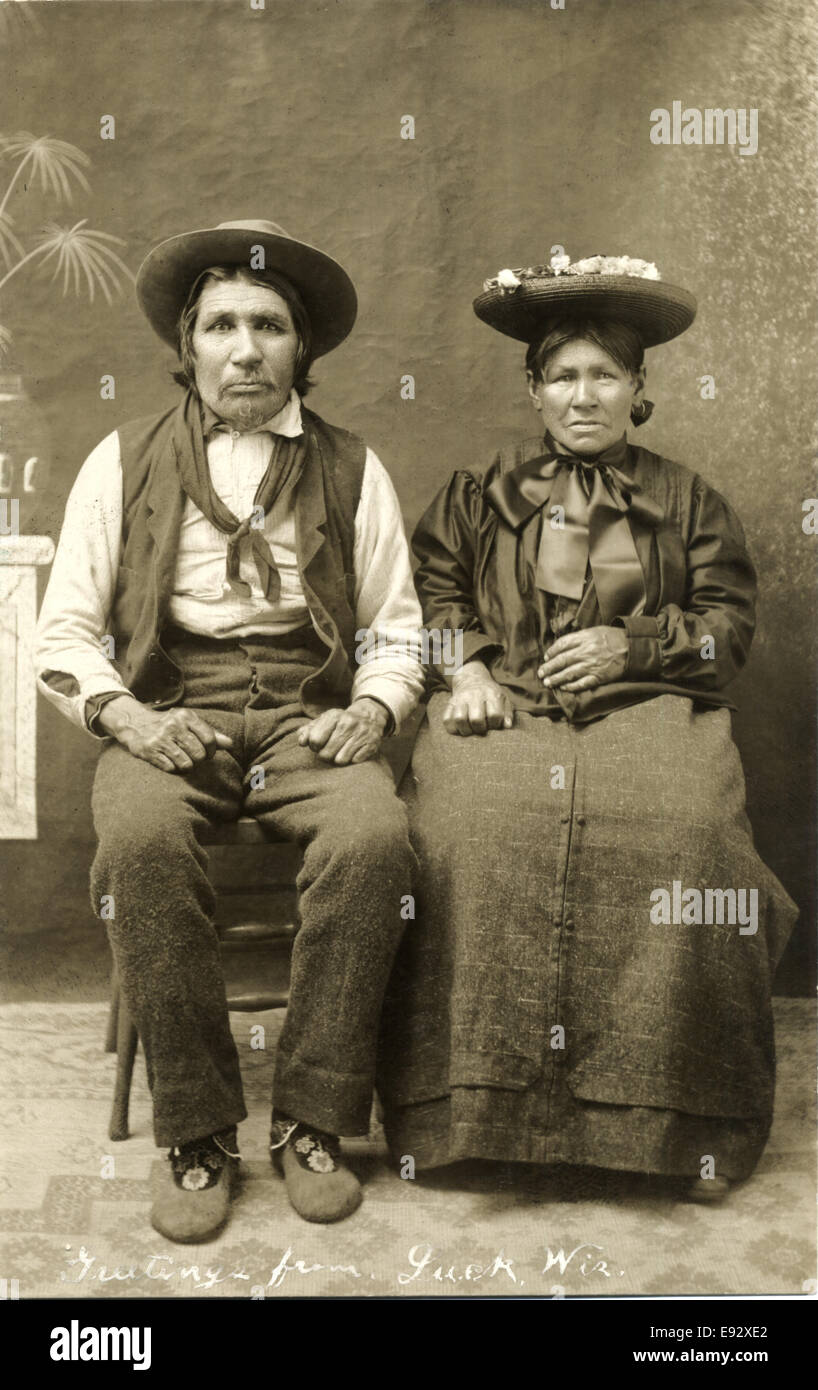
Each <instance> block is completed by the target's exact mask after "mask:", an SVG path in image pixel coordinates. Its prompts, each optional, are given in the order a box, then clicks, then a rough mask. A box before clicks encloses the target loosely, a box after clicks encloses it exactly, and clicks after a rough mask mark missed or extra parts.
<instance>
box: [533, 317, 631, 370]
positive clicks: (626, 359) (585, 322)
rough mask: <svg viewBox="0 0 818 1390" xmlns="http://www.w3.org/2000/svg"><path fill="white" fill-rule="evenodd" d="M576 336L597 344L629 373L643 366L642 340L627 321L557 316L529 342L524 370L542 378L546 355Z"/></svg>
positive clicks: (549, 354) (557, 349)
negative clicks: (537, 336)
mask: <svg viewBox="0 0 818 1390" xmlns="http://www.w3.org/2000/svg"><path fill="white" fill-rule="evenodd" d="M576 338H584V339H586V340H587V341H588V342H590V343H596V345H597V347H600V348H602V351H603V352H607V354H608V356H609V357H612V358H613V360H614V362H618V364H619V366H620V367H621V368H622V370H623V371H625V372H628V373H629V375H630V376H636V373H637V372H638V371H640V370H641V368H642V367H643V366H644V356H645V350H644V348H643V347H642V340H641V338H640V337H639V334H638V333H637V332H636V330H635V329H634V328H631V327H630V326H629V325H628V324H626V323H619V322H617V321H616V320H615V319H558V320H555V321H552V322H551V323H550V324H549V325H548V328H547V330H546V332H545V333H544V334H543V336H542V337H541V338H535V339H534V342H533V343H531V345H530V347H529V349H528V352H527V353H526V357H525V366H526V371H528V372H530V373H531V375H532V377H533V378H534V380H535V381H542V380H543V372H544V369H545V364H546V362H547V361H548V358H549V357H551V356H553V354H554V353H555V352H559V349H560V348H561V347H565V344H566V343H570V342H573V341H574V339H576Z"/></svg>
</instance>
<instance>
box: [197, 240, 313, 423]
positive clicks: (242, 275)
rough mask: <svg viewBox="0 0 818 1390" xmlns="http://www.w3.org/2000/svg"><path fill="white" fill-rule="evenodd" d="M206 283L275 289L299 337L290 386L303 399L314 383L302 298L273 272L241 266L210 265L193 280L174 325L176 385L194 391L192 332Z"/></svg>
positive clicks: (310, 344)
mask: <svg viewBox="0 0 818 1390" xmlns="http://www.w3.org/2000/svg"><path fill="white" fill-rule="evenodd" d="M208 280H227V281H229V280H244V281H245V282H246V283H247V284H248V285H261V286H263V288H264V289H268V290H275V292H276V294H279V295H281V298H282V299H283V300H284V302H285V304H286V305H287V307H288V308H289V310H290V313H291V314H292V320H293V326H294V328H295V331H296V335H297V337H298V352H297V354H296V359H295V375H294V377H293V386H294V387H295V389H296V391H297V392H298V394H299V396H302V397H303V396H306V394H307V392H308V391H309V390H310V387H312V386H314V385H315V382H313V381H310V376H309V372H310V368H311V366H312V325H311V323H310V319H309V315H308V313H307V310H306V309H305V307H304V301H303V300H302V298H301V295H300V294H299V293H298V290H297V289H296V288H295V286H294V285H292V284H291V283H290V281H289V280H287V279H285V278H284V276H283V275H279V274H278V272H277V271H275V270H247V269H245V267H244V266H240V265H212V266H209V267H208V269H207V270H203V271H202V273H201V274H200V275H197V277H196V279H195V280H194V281H193V284H192V285H191V287H190V291H189V293H188V297H187V299H186V300H185V307H184V308H183V310H182V312H181V314H180V315H179V323H178V326H177V340H178V341H177V351H178V353H179V361H180V363H181V366H180V368H179V370H178V371H175V372H174V373H173V380H174V381H175V382H176V383H177V385H178V386H182V387H184V388H185V390H187V389H193V390H194V391H195V390H196V357H195V354H194V352H193V330H194V328H195V326H196V316H197V314H198V312H199V300H200V299H201V295H202V290H203V289H204V287H205V285H206V284H207V281H208Z"/></svg>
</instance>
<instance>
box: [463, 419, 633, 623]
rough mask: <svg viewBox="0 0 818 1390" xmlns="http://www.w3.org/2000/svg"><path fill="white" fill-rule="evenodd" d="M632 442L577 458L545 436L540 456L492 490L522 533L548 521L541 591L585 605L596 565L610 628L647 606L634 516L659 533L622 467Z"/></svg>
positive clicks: (496, 504) (495, 503) (500, 509)
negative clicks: (530, 524) (539, 516)
mask: <svg viewBox="0 0 818 1390" xmlns="http://www.w3.org/2000/svg"><path fill="white" fill-rule="evenodd" d="M627 447H628V446H627V440H626V438H625V436H624V435H623V436H622V438H621V439H620V440H619V441H618V442H617V443H616V444H613V445H612V446H611V447H610V448H609V449H606V450H605V451H604V452H603V453H601V454H599V455H597V456H596V457H594V458H592V459H589V458H584V457H580V455H578V454H573V453H570V452H569V451H568V450H567V449H565V448H564V447H562V446H560V445H558V444H556V443H555V441H554V440H553V439H552V437H551V436H550V435H548V434H546V436H545V445H544V450H543V453H542V455H541V456H539V457H537V458H532V459H529V460H527V461H526V462H524V463H521V464H518V466H517V467H516V468H513V469H511V470H510V472H508V473H504V474H502V475H501V476H500V477H499V478H497V479H496V480H495V482H494V483H492V485H491V487H489V488H488V489H487V490H486V495H487V497H488V500H489V502H490V503H491V505H492V507H493V508H494V510H495V511H496V512H497V513H498V515H499V516H500V517H501V518H502V519H503V521H505V522H506V524H507V525H508V526H511V527H512V529H513V530H515V531H516V530H519V529H520V527H522V526H523V525H524V524H525V523H526V522H527V521H528V520H529V518H530V517H531V516H532V515H533V513H534V512H536V511H538V510H539V509H540V508H543V507H544V506H545V504H546V503H549V509H548V513H547V514H546V513H545V512H544V513H543V520H542V531H541V536H540V546H539V552H538V555H537V567H536V583H537V587H538V588H540V589H543V590H545V591H546V592H547V593H551V594H562V595H564V596H565V597H566V598H571V599H575V600H579V599H581V598H582V595H583V592H584V589H585V579H586V573H587V570H588V565H589V563H590V567H591V573H592V576H593V580H594V587H595V589H596V595H597V601H598V603H599V609H600V614H601V617H602V621H603V622H604V623H610V622H612V621H613V619H614V618H616V617H621V616H624V615H626V614H627V615H632V616H637V615H638V614H640V613H642V612H643V611H644V606H645V576H644V573H643V570H642V565H641V562H640V559H639V554H638V551H637V549H636V544H635V542H634V538H633V532H632V531H631V527H630V525H629V523H628V515H629V514H630V515H631V516H638V517H639V518H640V519H641V520H643V521H646V522H648V524H650V525H651V526H655V525H656V524H657V522H658V521H659V520H660V519H661V512H660V510H659V508H658V507H657V506H656V504H655V503H654V502H653V501H652V500H651V499H650V498H648V497H644V496H642V497H637V496H636V494H637V493H638V492H639V488H638V486H637V485H636V484H635V483H634V482H633V480H632V479H630V478H629V477H628V476H627V475H626V474H625V473H623V472H622V470H621V467H620V465H621V464H622V463H624V462H625V460H626V457H627Z"/></svg>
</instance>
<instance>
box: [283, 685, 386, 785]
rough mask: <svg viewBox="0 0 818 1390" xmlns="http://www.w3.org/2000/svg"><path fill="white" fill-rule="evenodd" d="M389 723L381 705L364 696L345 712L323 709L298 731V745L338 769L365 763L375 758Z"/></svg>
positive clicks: (343, 710)
mask: <svg viewBox="0 0 818 1390" xmlns="http://www.w3.org/2000/svg"><path fill="white" fill-rule="evenodd" d="M388 720H389V715H388V714H387V711H386V710H385V709H384V707H383V705H379V704H378V702H377V700H370V699H368V698H367V697H366V696H365V695H364V696H362V697H361V699H360V700H353V701H352V704H351V705H350V706H349V707H348V708H347V709H327V710H324V713H323V714H319V716H318V718H317V719H313V720H312V722H311V723H309V724H305V725H304V727H303V729H301V730H300V731H299V734H298V742H299V743H300V744H301V747H302V748H304V747H309V748H312V750H313V752H314V753H317V754H318V756H319V758H323V759H324V761H325V762H327V763H337V764H338V766H339V767H344V766H345V765H346V764H347V763H365V762H366V761H367V759H369V758H374V757H376V756H377V754H378V750H379V749H380V746H381V740H382V739H383V734H384V729H385V728H386V725H387V722H388Z"/></svg>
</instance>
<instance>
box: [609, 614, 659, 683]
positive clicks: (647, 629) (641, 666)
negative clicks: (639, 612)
mask: <svg viewBox="0 0 818 1390" xmlns="http://www.w3.org/2000/svg"><path fill="white" fill-rule="evenodd" d="M611 627H623V628H624V629H625V634H626V636H627V638H628V664H627V666H626V667H625V679H626V680H651V679H652V680H661V678H662V648H661V645H660V642H659V620H658V618H646V617H640V618H614V620H613V622H612V624H611Z"/></svg>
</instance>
